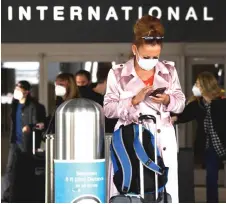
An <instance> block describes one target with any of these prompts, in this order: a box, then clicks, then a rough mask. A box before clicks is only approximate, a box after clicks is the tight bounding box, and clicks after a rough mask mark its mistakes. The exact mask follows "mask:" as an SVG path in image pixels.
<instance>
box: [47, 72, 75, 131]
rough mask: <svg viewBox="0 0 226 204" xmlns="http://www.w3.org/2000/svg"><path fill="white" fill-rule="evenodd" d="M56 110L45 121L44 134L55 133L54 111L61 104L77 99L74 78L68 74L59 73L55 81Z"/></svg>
mask: <svg viewBox="0 0 226 204" xmlns="http://www.w3.org/2000/svg"><path fill="white" fill-rule="evenodd" d="M55 95H56V108H55V109H54V111H53V115H52V116H50V117H49V118H48V119H47V121H48V122H47V124H48V125H47V126H46V127H47V129H46V133H45V134H49V133H53V134H54V133H55V111H56V109H57V108H58V106H60V105H61V104H62V103H63V102H65V101H67V100H70V99H74V98H79V91H78V87H77V85H76V84H75V80H74V76H73V74H70V73H61V74H59V75H58V76H57V77H56V81H55Z"/></svg>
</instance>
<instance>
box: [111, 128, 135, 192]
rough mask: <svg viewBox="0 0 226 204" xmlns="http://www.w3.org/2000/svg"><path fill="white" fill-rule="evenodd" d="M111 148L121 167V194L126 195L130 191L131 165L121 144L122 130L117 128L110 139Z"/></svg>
mask: <svg viewBox="0 0 226 204" xmlns="http://www.w3.org/2000/svg"><path fill="white" fill-rule="evenodd" d="M112 147H113V149H114V151H115V154H116V156H117V158H118V160H119V162H120V164H121V167H122V174H123V182H122V192H123V193H127V192H128V191H129V189H130V185H131V180H132V165H131V162H130V158H129V155H128V153H127V151H126V148H125V145H124V142H123V138H122V128H119V129H118V130H116V131H115V132H114V134H113V138H112Z"/></svg>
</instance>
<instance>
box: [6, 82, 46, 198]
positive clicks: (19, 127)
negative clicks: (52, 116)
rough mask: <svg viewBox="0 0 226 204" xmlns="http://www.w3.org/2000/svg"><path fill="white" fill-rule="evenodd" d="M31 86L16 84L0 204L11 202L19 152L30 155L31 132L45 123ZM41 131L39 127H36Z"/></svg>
mask: <svg viewBox="0 0 226 204" xmlns="http://www.w3.org/2000/svg"><path fill="white" fill-rule="evenodd" d="M30 91H31V85H30V83H29V82H27V81H20V82H18V84H16V86H15V89H14V94H13V98H14V99H13V101H12V113H11V121H12V123H11V135H10V148H9V155H8V163H7V166H6V173H5V176H4V186H3V191H2V202H11V200H12V196H13V195H12V188H13V181H14V179H15V168H16V163H17V160H18V157H19V155H20V153H21V152H23V153H27V154H31V153H32V131H33V128H34V127H36V125H37V124H38V123H44V121H45V107H43V105H41V104H39V103H38V102H37V101H36V100H34V99H33V98H32V97H31V94H30ZM37 128H40V129H42V128H43V127H42V128H41V127H37Z"/></svg>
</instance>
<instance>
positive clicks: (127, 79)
mask: <svg viewBox="0 0 226 204" xmlns="http://www.w3.org/2000/svg"><path fill="white" fill-rule="evenodd" d="M155 69H156V70H155V76H154V81H153V88H154V89H157V88H161V87H166V88H169V82H168V75H169V70H168V69H167V68H166V67H165V66H164V64H163V63H162V62H159V63H158V64H157V65H156V68H155ZM121 77H122V78H121V83H122V84H123V87H124V91H125V93H123V95H124V94H125V95H126V93H128V94H129V95H133V96H135V95H136V94H137V93H139V92H140V91H141V89H143V88H144V87H145V86H146V85H145V84H144V83H143V81H142V80H141V79H140V78H139V77H138V76H137V74H136V71H135V69H134V60H133V59H131V60H129V61H128V62H126V63H125V66H124V68H123V70H122V73H121ZM130 97H131V96H130ZM147 97H149V96H147ZM123 98H124V97H123ZM148 105H149V106H150V107H151V108H153V109H154V110H158V111H160V109H161V105H160V104H156V103H148Z"/></svg>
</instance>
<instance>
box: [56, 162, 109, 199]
mask: <svg viewBox="0 0 226 204" xmlns="http://www.w3.org/2000/svg"><path fill="white" fill-rule="evenodd" d="M54 175H55V176H54V178H55V203H78V202H85V203H90V202H94V203H105V202H106V179H105V160H104V159H101V160H94V161H91V162H76V161H71V160H69V161H67V160H55V161H54Z"/></svg>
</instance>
